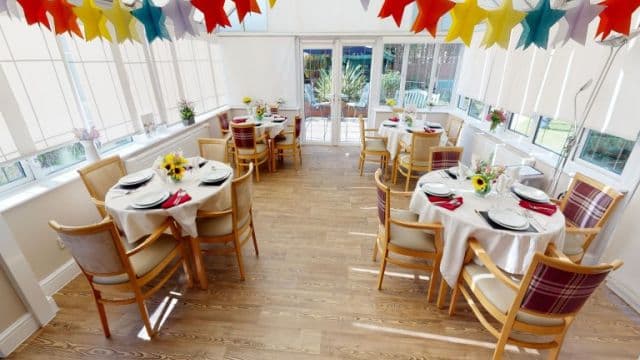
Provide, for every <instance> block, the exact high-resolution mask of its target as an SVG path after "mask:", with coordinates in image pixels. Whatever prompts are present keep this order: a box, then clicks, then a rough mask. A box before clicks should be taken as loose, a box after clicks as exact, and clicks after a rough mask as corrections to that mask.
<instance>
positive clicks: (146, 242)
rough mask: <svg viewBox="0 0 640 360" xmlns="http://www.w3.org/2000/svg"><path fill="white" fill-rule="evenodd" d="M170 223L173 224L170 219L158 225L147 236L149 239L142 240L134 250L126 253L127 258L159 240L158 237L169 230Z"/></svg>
mask: <svg viewBox="0 0 640 360" xmlns="http://www.w3.org/2000/svg"><path fill="white" fill-rule="evenodd" d="M172 223H173V220H172V219H171V218H168V219H167V220H165V221H164V222H163V223H162V225H160V227H158V228H157V229H155V230H154V231H153V233H151V235H149V237H147V238H146V239H144V241H143V242H142V243H141V244H140V245H138V246H136V247H135V248H133V249H131V250H129V251H127V253H126V255H127V257H131V256H133V255H135V254H137V253H139V252H140V251H142V250H144V249H145V248H146V247H148V246H149V245H151V244H153V243H154V242H156V240H158V239H159V238H160V236H162V234H164V232H165V230H167V228H169V227H170V226H171V224H172ZM172 230H173V229H172Z"/></svg>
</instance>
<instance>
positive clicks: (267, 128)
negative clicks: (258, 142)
mask: <svg viewBox="0 0 640 360" xmlns="http://www.w3.org/2000/svg"><path fill="white" fill-rule="evenodd" d="M248 122H249V123H253V122H255V123H256V125H258V124H262V125H260V126H256V134H257V135H258V136H262V135H263V134H265V133H266V134H267V135H269V137H270V138H273V137H275V136H276V135H278V134H280V133H281V132H282V131H283V130H284V129H286V128H287V124H288V123H289V119H286V120H285V121H283V122H273V118H271V117H264V118H263V119H262V121H255V120H254V118H253V117H250V118H249V121H248Z"/></svg>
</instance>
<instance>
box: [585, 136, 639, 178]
mask: <svg viewBox="0 0 640 360" xmlns="http://www.w3.org/2000/svg"><path fill="white" fill-rule="evenodd" d="M633 146H634V142H633V141H630V140H626V139H623V138H619V137H617V136H613V135H607V134H603V133H600V132H597V131H594V130H588V132H587V138H586V140H585V142H584V145H583V146H582V151H581V152H580V159H582V160H584V161H587V162H589V163H591V164H594V165H596V166H598V167H601V168H603V169H605V170H607V171H611V172H613V173H616V174H618V175H620V174H622V171H623V170H624V167H625V165H626V164H627V160H629V156H630V155H631V152H632V151H633Z"/></svg>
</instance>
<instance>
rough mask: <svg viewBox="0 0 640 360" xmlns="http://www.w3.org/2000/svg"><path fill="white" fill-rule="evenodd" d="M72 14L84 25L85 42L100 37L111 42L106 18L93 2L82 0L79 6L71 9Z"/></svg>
mask: <svg viewBox="0 0 640 360" xmlns="http://www.w3.org/2000/svg"><path fill="white" fill-rule="evenodd" d="M73 12H74V13H75V14H76V16H77V17H78V18H79V19H80V20H81V21H82V24H83V25H84V38H85V39H86V40H87V41H90V40H93V39H95V38H97V37H101V38H104V39H107V40H109V41H111V34H109V30H107V18H106V17H104V14H103V13H102V10H101V9H100V8H99V7H97V6H96V3H95V2H94V1H93V0H83V1H82V5H81V6H77V7H74V8H73Z"/></svg>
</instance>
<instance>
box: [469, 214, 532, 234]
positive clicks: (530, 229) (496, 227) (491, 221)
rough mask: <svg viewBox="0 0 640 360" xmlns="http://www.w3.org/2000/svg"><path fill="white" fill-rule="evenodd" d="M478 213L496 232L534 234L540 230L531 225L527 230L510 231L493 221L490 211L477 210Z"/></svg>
mask: <svg viewBox="0 0 640 360" xmlns="http://www.w3.org/2000/svg"><path fill="white" fill-rule="evenodd" d="M476 212H477V213H478V214H479V215H480V216H482V217H483V218H484V219H485V220H486V221H487V224H489V226H491V227H492V228H494V229H496V230H506V231H514V232H532V233H538V232H539V231H538V229H536V228H534V227H533V225H531V224H529V228H528V229H525V230H513V229H509V228H507V227H504V226H502V225H500V224H498V223H496V222H494V221H493V220H491V218H490V217H489V212H488V211H480V210H476Z"/></svg>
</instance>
